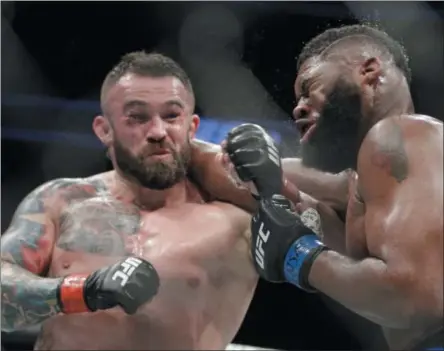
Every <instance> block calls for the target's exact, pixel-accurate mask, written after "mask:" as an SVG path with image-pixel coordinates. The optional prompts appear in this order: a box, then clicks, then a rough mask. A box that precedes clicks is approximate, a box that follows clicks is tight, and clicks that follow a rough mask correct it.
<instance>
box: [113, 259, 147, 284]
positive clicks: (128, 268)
mask: <svg viewBox="0 0 444 351" xmlns="http://www.w3.org/2000/svg"><path fill="white" fill-rule="evenodd" d="M141 263H142V261H141V260H140V259H138V258H136V257H129V258H127V259H126V260H125V261H123V262H122V263H121V264H120V267H122V269H121V270H118V271H116V272H115V273H114V275H113V276H112V280H118V279H120V280H121V281H120V285H121V286H125V284H126V283H127V282H128V279H129V277H131V274H133V272H134V270H135V269H136V268H137V267H138V266H139V265H140V264H141Z"/></svg>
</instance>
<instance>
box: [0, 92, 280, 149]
mask: <svg viewBox="0 0 444 351" xmlns="http://www.w3.org/2000/svg"><path fill="white" fill-rule="evenodd" d="M2 105H3V106H9V107H15V108H20V107H36V108H45V107H46V108H48V107H50V108H63V109H68V110H84V111H91V113H97V111H99V110H100V105H99V102H98V101H84V100H75V101H71V100H66V99H60V98H52V97H44V96H30V95H6V96H2ZM36 113H37V112H36ZM43 115H45V114H43ZM242 123H245V122H244V121H241V120H238V121H232V120H230V121H224V120H222V119H218V118H210V117H202V118H201V122H200V126H199V129H198V130H197V134H196V138H197V139H201V140H205V141H207V142H210V143H214V144H220V142H221V141H222V140H224V139H225V137H226V136H227V134H228V132H229V131H230V130H231V129H232V128H234V127H236V126H238V125H239V124H242ZM267 131H268V132H269V133H270V135H271V136H272V137H273V138H274V139H275V140H276V141H277V142H278V143H279V142H280V141H281V139H282V138H281V134H280V133H279V132H278V131H276V130H273V128H271V129H268V128H267ZM2 139H9V140H22V141H33V142H63V143H69V144H72V145H77V146H80V147H94V148H95V147H100V142H99V141H98V140H97V138H96V137H95V136H94V135H93V134H92V131H91V134H89V133H72V132H63V131H41V130H30V129H22V128H7V127H4V128H2Z"/></svg>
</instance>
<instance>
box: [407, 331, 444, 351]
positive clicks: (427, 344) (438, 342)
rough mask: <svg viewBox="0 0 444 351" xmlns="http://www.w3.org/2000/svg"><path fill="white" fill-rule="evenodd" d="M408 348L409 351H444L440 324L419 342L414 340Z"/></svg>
mask: <svg viewBox="0 0 444 351" xmlns="http://www.w3.org/2000/svg"><path fill="white" fill-rule="evenodd" d="M408 350H410V351H444V328H443V327H442V326H441V327H440V328H438V329H437V330H435V331H432V332H430V333H429V334H427V335H426V336H425V337H424V338H422V339H421V340H420V341H419V342H416V343H415V344H414V345H412V347H410V348H409V349H408Z"/></svg>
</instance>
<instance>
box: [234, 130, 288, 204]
mask: <svg viewBox="0 0 444 351" xmlns="http://www.w3.org/2000/svg"><path fill="white" fill-rule="evenodd" d="M226 141H227V145H226V151H227V153H228V156H229V157H230V160H231V162H232V163H233V165H234V166H235V168H236V172H237V174H238V176H239V178H240V179H241V180H242V181H243V182H249V181H253V182H254V185H255V186H256V188H257V190H258V192H259V195H260V197H270V196H272V195H273V194H279V193H280V192H281V190H282V165H281V156H280V153H279V149H278V147H277V145H276V143H275V142H274V140H273V138H272V137H271V136H270V135H268V134H267V132H266V131H265V130H264V129H263V128H262V127H260V126H258V125H257V124H242V125H240V126H238V127H236V128H234V129H232V130H231V131H230V132H229V133H228V136H227V139H226Z"/></svg>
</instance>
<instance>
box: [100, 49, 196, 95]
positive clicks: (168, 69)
mask: <svg viewBox="0 0 444 351" xmlns="http://www.w3.org/2000/svg"><path fill="white" fill-rule="evenodd" d="M129 73H133V74H136V75H140V76H147V77H170V76H171V77H176V78H177V79H179V80H180V81H181V82H182V84H183V85H184V86H185V88H186V89H187V90H188V91H189V92H190V93H191V94H192V95H193V96H194V92H193V86H192V84H191V80H190V78H189V77H188V74H187V73H186V72H185V70H184V69H183V68H182V67H181V66H180V65H179V64H178V63H177V62H176V61H174V60H173V59H172V58H170V57H168V56H165V55H163V54H160V53H157V52H152V53H146V52H145V51H134V52H130V53H128V54H126V55H124V56H123V57H122V58H121V60H120V61H119V62H118V63H117V64H116V65H115V66H114V67H113V68H112V69H111V71H110V72H109V73H108V74H107V76H106V78H105V80H104V82H103V85H102V94H103V91H104V90H105V89H106V88H107V87H109V86H110V85H112V84H114V83H116V82H117V81H118V80H119V79H120V78H121V77H123V76H124V75H126V74H129Z"/></svg>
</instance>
